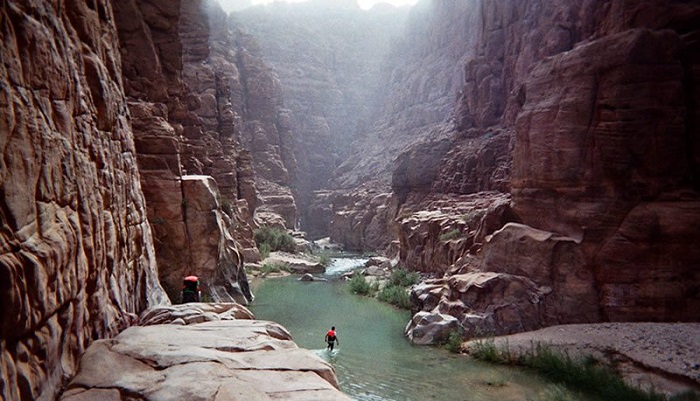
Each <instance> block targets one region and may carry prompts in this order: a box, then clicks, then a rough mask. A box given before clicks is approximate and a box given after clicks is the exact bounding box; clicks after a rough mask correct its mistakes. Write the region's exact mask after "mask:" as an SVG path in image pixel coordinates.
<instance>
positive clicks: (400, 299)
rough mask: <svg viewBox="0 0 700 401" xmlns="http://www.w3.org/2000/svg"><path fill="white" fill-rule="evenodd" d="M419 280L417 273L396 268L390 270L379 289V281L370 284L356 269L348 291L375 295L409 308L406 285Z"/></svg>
mask: <svg viewBox="0 0 700 401" xmlns="http://www.w3.org/2000/svg"><path fill="white" fill-rule="evenodd" d="M418 281H420V276H419V275H418V273H409V272H408V271H407V270H406V269H401V268H399V269H396V270H394V271H393V272H391V277H389V280H388V281H387V283H386V284H385V285H384V287H383V288H382V289H381V291H380V290H379V282H376V281H375V282H374V283H372V284H370V283H369V282H368V281H367V279H366V278H365V276H363V275H362V273H360V272H359V271H356V272H355V273H354V274H353V275H352V278H351V279H350V283H349V286H350V292H351V293H353V294H357V295H368V296H374V295H375V294H376V295H377V299H379V300H380V301H382V302H386V303H389V304H392V305H394V306H397V307H399V308H403V309H411V306H412V302H411V295H410V293H409V292H408V287H410V286H412V285H413V284H416V283H417V282H418Z"/></svg>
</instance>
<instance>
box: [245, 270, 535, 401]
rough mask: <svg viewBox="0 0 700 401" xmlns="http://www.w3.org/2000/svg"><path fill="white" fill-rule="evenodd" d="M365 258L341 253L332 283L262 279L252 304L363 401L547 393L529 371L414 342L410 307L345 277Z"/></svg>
mask: <svg viewBox="0 0 700 401" xmlns="http://www.w3.org/2000/svg"><path fill="white" fill-rule="evenodd" d="M363 262H364V260H363V259H341V260H338V259H335V260H334V261H333V264H332V265H331V266H329V268H328V270H327V273H326V277H327V278H328V280H329V281H327V282H320V281H316V282H301V281H299V280H298V276H290V277H285V278H271V279H265V280H262V281H259V282H257V283H255V284H254V288H255V296H256V299H255V302H254V303H253V304H252V305H251V310H252V311H253V312H254V313H255V316H256V318H258V319H263V320H272V321H275V322H278V323H280V324H282V325H283V326H284V327H286V328H287V329H288V330H289V331H290V332H291V334H292V337H293V338H294V341H295V342H296V343H297V344H298V345H299V346H300V347H302V348H307V349H310V350H313V351H314V352H316V353H317V354H318V355H319V356H321V357H322V358H324V359H325V360H328V361H329V362H330V363H332V364H333V365H334V366H335V369H336V374H337V376H338V381H339V383H340V387H341V390H343V391H344V392H345V393H346V394H349V395H350V396H352V397H353V398H355V399H357V400H360V401H409V400H410V401H422V400H442V401H486V400H502V401H509V400H512V401H516V400H517V401H522V400H537V399H538V398H539V396H538V394H540V393H542V392H543V391H547V387H548V385H547V383H545V382H543V381H542V380H541V379H540V378H539V377H538V376H536V375H534V374H531V373H529V372H527V371H524V370H522V369H515V368H509V367H500V366H494V365H491V364H486V363H482V362H479V361H474V360H472V359H471V358H468V357H466V356H464V355H456V354H451V353H449V352H447V351H446V350H443V349H440V348H435V347H425V346H415V345H412V344H411V343H410V342H409V341H408V340H407V339H406V338H405V337H404V335H403V331H404V327H405V325H406V323H407V322H408V320H409V318H410V314H409V313H408V312H407V311H402V310H398V309H396V308H394V307H391V306H389V305H387V304H384V303H382V302H379V301H377V300H375V299H371V298H368V297H361V296H356V295H353V294H350V292H349V291H348V288H347V284H346V283H345V282H343V281H342V280H340V279H339V278H338V276H339V275H340V274H341V273H343V272H345V271H348V270H351V269H353V268H357V267H359V266H361V265H362V263H363ZM330 326H335V327H336V330H337V335H338V341H339V346H338V347H337V349H336V350H335V351H333V352H332V353H331V352H329V351H328V350H326V349H325V345H326V344H325V342H324V336H325V333H326V332H327V331H328V329H329V328H330Z"/></svg>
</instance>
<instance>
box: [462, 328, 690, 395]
mask: <svg viewBox="0 0 700 401" xmlns="http://www.w3.org/2000/svg"><path fill="white" fill-rule="evenodd" d="M470 354H471V355H472V357H474V358H475V359H479V360H483V361H487V362H493V363H498V364H507V365H522V366H527V367H529V368H532V369H534V370H535V371H537V372H538V373H540V374H541V375H543V376H545V377H546V378H547V379H548V380H551V381H553V382H556V383H561V384H563V385H565V386H567V388H568V389H570V390H574V391H578V392H581V393H584V394H588V395H591V396H594V397H598V398H600V399H601V400H615V401H665V400H666V397H664V396H663V395H661V394H659V393H657V392H655V391H653V390H649V391H645V390H642V389H640V388H637V387H633V386H630V385H628V384H627V383H625V382H624V380H622V378H621V377H620V376H619V375H618V374H617V373H616V372H614V371H613V370H611V369H610V368H608V367H606V366H603V365H600V364H599V363H598V362H597V361H596V360H595V359H593V358H591V357H589V358H586V359H583V360H575V359H572V358H571V357H570V356H569V355H567V354H562V353H559V352H555V351H554V350H552V349H551V348H550V347H547V346H544V345H541V344H537V345H536V346H535V347H533V349H532V351H530V352H528V353H525V354H523V355H519V356H513V355H512V354H511V353H510V351H509V350H508V349H507V347H506V348H504V349H498V348H497V347H496V345H495V343H494V341H493V340H492V339H490V340H480V341H477V342H475V343H474V344H473V345H472V347H471V352H470ZM555 393H556V394H554V395H551V394H550V396H548V397H546V400H547V401H549V400H571V399H575V398H571V397H572V395H571V393H565V394H564V393H561V392H555ZM699 399H700V397H699V396H698V395H697V394H695V393H692V392H690V393H682V394H679V395H676V396H674V397H671V398H669V401H681V400H699Z"/></svg>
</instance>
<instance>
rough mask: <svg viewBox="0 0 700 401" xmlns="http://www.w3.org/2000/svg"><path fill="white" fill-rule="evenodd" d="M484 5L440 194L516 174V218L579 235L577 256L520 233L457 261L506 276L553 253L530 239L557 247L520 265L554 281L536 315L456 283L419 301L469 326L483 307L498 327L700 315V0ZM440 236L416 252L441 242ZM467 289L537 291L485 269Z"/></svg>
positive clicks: (505, 183) (541, 281)
mask: <svg viewBox="0 0 700 401" xmlns="http://www.w3.org/2000/svg"><path fill="white" fill-rule="evenodd" d="M445 7H448V8H449V7H452V9H453V10H454V11H457V7H456V6H453V5H447V4H446V5H445ZM470 7H472V8H473V10H474V11H476V12H475V13H472V14H465V15H464V17H463V18H464V20H465V21H472V22H473V23H474V24H475V26H476V28H475V35H474V37H473V41H472V44H471V45H470V46H472V50H471V52H472V56H471V57H470V58H469V61H468V62H467V63H466V64H465V78H466V84H465V87H464V88H463V90H462V91H461V92H460V94H459V98H458V102H457V107H456V111H455V118H456V123H457V125H456V127H457V130H458V133H457V135H455V139H454V142H455V149H453V150H452V151H450V152H449V153H447V154H446V156H445V157H444V158H443V161H442V164H441V167H440V171H439V173H438V174H437V177H438V178H437V180H436V181H435V182H434V183H433V187H432V191H436V190H437V191H438V192H440V191H445V192H455V193H460V192H462V191H467V192H471V191H474V190H483V189H484V186H486V187H487V188H489V189H498V190H504V189H508V187H510V190H511V192H512V195H513V201H514V202H513V205H512V212H509V213H510V214H512V215H511V216H510V217H509V218H508V219H506V221H507V220H511V218H513V217H514V218H516V219H517V220H520V221H522V222H523V223H525V224H527V225H529V226H532V227H534V228H536V229H541V230H545V231H546V232H548V233H549V234H547V235H549V236H551V237H552V238H554V237H556V236H557V235H560V236H563V237H568V238H572V240H573V241H574V242H573V244H569V245H567V247H568V248H571V249H570V250H569V251H568V252H566V254H568V255H569V257H564V256H566V255H560V256H556V255H557V254H559V252H560V251H556V252H554V253H552V251H550V250H548V249H549V247H544V248H543V247H542V246H539V245H538V246H534V245H533V249H527V250H526V249H522V250H518V249H517V242H518V241H519V239H517V238H519V237H518V236H515V237H512V239H511V240H508V239H504V238H503V237H502V235H499V236H498V237H497V236H496V235H494V236H493V238H491V239H490V240H489V237H486V239H487V241H486V243H484V245H483V247H482V248H481V250H480V251H478V252H476V254H475V255H474V256H471V255H470V254H466V255H465V256H464V257H462V258H461V259H460V260H459V261H458V263H456V264H455V265H454V266H453V267H452V269H451V270H450V271H451V272H462V273H465V274H477V272H482V273H478V274H486V273H488V274H491V273H493V272H495V273H496V274H498V275H499V276H495V277H500V275H502V274H503V273H504V271H503V269H504V268H506V267H507V266H512V265H514V264H518V265H522V266H523V267H524V266H530V267H532V268H535V267H537V266H539V265H542V264H541V263H540V262H537V261H535V260H534V259H532V260H523V259H522V257H523V255H526V254H527V253H528V252H537V249H540V251H541V252H543V253H542V255H540V257H541V258H545V259H546V258H557V260H560V263H554V264H552V263H549V264H546V266H548V267H547V268H546V269H545V271H540V270H538V269H526V270H525V271H522V270H521V271H519V272H517V273H514V272H513V271H510V270H508V269H506V270H507V271H506V272H505V273H507V274H509V275H514V277H516V278H517V280H516V281H517V282H520V283H526V282H527V283H528V285H527V286H530V287H532V288H531V289H533V291H535V290H536V289H537V288H540V289H541V288H544V287H546V288H551V289H552V291H551V292H549V291H544V292H542V291H539V290H537V291H535V292H536V293H538V294H540V295H538V296H537V298H538V301H537V305H536V307H535V308H534V309H531V310H530V311H529V312H527V313H526V312H525V311H522V310H521V311H520V312H517V313H515V314H506V315H503V316H501V317H497V318H494V316H497V315H495V314H493V313H492V312H493V311H490V309H489V307H488V305H487V304H483V305H482V306H481V307H479V306H476V305H477V304H475V303H474V302H472V301H471V300H467V301H465V300H464V299H461V298H464V297H463V296H461V295H459V294H461V293H462V292H463V291H462V290H460V289H458V288H457V287H455V286H454V285H452V284H449V283H447V282H444V283H441V284H436V285H438V286H442V285H444V286H445V288H444V289H443V290H440V291H437V290H430V291H429V292H430V293H435V294H438V293H439V294H440V295H439V296H438V297H437V299H433V301H431V302H427V303H425V302H423V301H421V302H419V303H422V304H421V305H422V307H423V308H424V309H425V310H428V311H431V310H433V308H438V311H439V312H440V313H442V312H444V311H445V310H451V311H452V312H451V313H454V314H455V315H456V316H458V317H460V316H461V319H462V324H463V325H464V326H465V327H471V325H472V324H473V323H474V322H473V321H471V320H470V319H471V318H469V316H481V317H484V316H488V318H487V319H486V320H484V321H483V322H484V323H483V324H484V325H485V326H484V327H487V328H489V329H490V330H493V331H494V332H495V333H499V332H507V331H510V330H524V329H529V328H535V327H539V326H540V325H549V324H554V323H561V322H573V321H577V320H580V321H597V320H600V319H603V320H654V321H660V320H674V321H675V320H697V319H699V318H700V316H699V315H698V314H697V310H698V305H699V303H700V293H699V292H698V290H697V289H698V287H699V285H700V284H699V283H700V272H698V270H697V268H696V266H697V265H698V261H700V254H699V253H698V251H697V250H696V248H697V247H695V246H693V245H691V244H692V243H696V242H697V241H698V238H700V231H699V230H698V229H697V228H696V227H695V225H696V224H695V223H696V222H697V221H700V215H699V214H698V200H699V199H700V194H699V193H698V185H697V182H698V180H697V171H698V169H697V161H698V159H699V158H700V156H699V155H700V153H698V146H697V143H698V130H697V126H698V125H697V121H698V120H697V116H698V106H697V105H698V90H697V87H698V85H697V82H698V72H697V71H698V65H699V64H698V63H699V62H700V60H699V58H698V56H697V54H698V51H697V50H698V40H697V37H698V35H699V34H700V33H699V31H698V26H700V24H699V23H698V22H699V21H700V6H699V5H697V4H691V3H688V2H683V1H678V2H661V1H650V2H635V1H624V0H620V1H615V0H611V1H605V2H563V1H561V2H559V1H553V2H546V3H531V2H514V3H503V2H489V1H483V2H474V3H472V4H471V6H470ZM492 138H493V139H492ZM511 149H512V151H511ZM506 150H507V151H508V153H510V152H512V153H511V154H504V152H505V151H506ZM511 157H512V166H511V165H510V163H511V162H510V159H511ZM402 163H403V164H404V165H405V164H406V163H409V162H407V161H405V160H404V161H403V162H402ZM418 164H420V163H418ZM484 167H486V168H484ZM416 189H418V190H416ZM404 192H405V190H404ZM411 193H413V194H414V195H411ZM416 194H418V195H419V196H417V195H416ZM412 196H413V199H422V198H423V197H425V189H424V188H423V189H421V188H418V187H415V188H411V189H410V191H409V193H408V195H407V196H406V197H407V199H408V200H409V201H410V200H411V198H412ZM402 207H403V208H404V209H405V208H407V207H408V206H407V205H403V206H402ZM414 207H416V208H420V206H414ZM506 221H502V223H504V222H506ZM497 228H498V227H497V226H493V225H492V227H491V231H490V232H493V229H497ZM405 232H407V233H408V232H410V231H409V230H405ZM436 232H437V231H436ZM436 235H437V234H436ZM413 237H414V238H415V237H416V235H415V234H413ZM428 237H429V236H427V235H426V236H425V239H423V240H418V242H417V243H413V244H412V247H411V249H417V247H419V246H420V247H423V248H425V246H426V245H428V244H430V243H431V241H430V240H428V239H427V238H428ZM407 238H410V236H408V235H407ZM497 238H498V240H496V239H497ZM494 241H495V242H494ZM511 242H512V243H511ZM496 243H498V244H501V245H499V246H496V245H495V244H496ZM509 243H510V244H509ZM508 244H509V245H508ZM513 247H514V248H513ZM557 248H558V247H555V248H553V249H554V250H556V249H557ZM472 251H476V249H472ZM434 252H435V251H434ZM547 255H550V256H547ZM573 255H575V257H573ZM436 258H437V259H438V260H443V259H444V258H442V259H441V258H439V257H437V256H434V255H433V256H431V255H427V261H429V262H426V255H422V256H421V259H423V260H424V262H423V263H422V264H420V266H421V267H420V269H421V270H424V271H430V270H432V269H431V268H430V266H434V265H438V266H440V265H441V263H440V262H434V260H436ZM562 258H563V259H562ZM489 260H492V261H493V260H499V262H498V263H491V262H488V261H489ZM516 262H517V263H516ZM542 266H545V265H542ZM436 270H437V271H441V270H440V269H436ZM466 272H468V273H466ZM569 275H573V276H575V277H576V278H577V280H579V283H578V284H575V285H574V284H566V283H563V284H561V285H559V286H557V285H552V282H551V280H552V279H551V277H567V276H569ZM493 279H495V278H493ZM527 280H530V281H527ZM489 282H491V283H495V281H493V280H492V279H489ZM504 283H505V282H504ZM509 285H511V284H509ZM527 286H526V287H527ZM460 288H461V287H460ZM464 288H479V291H478V293H479V294H480V295H479V297H484V298H483V299H489V297H496V298H493V299H492V301H493V302H495V303H503V304H510V305H516V304H517V303H518V297H520V296H521V295H518V294H519V293H522V294H525V293H523V292H522V291H520V290H518V291H515V290H513V291H507V290H506V288H511V287H503V286H500V285H495V284H494V285H493V286H492V288H493V289H491V290H484V289H487V288H491V287H490V286H489V285H486V283H485V282H484V283H483V285H481V286H480V287H479V286H477V287H469V286H468V287H464ZM512 288H513V289H514V288H515V287H512ZM523 288H524V287H523ZM586 288H587V289H586ZM584 289H585V290H584ZM469 291H471V292H472V293H474V289H472V290H469ZM469 291H468V292H469ZM504 291H506V292H505V293H504ZM528 291H530V290H528ZM425 294H428V293H425ZM499 294H500V295H499ZM503 294H510V295H508V297H505V298H504V297H503ZM523 296H524V295H523ZM460 297H461V298H460ZM425 299H431V298H430V297H427V298H425ZM438 299H441V301H438ZM581 299H585V300H587V301H586V303H591V304H594V307H593V308H589V307H584V305H582V304H581ZM460 305H461V306H460ZM465 305H468V307H466V308H465ZM506 310H507V308H506ZM438 311H436V313H437V312H438ZM488 319H495V320H490V321H489V320H488ZM516 322H517V324H512V323H516ZM518 325H519V326H521V328H520V329H518V328H517V327H518Z"/></svg>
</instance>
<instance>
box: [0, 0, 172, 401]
mask: <svg viewBox="0 0 700 401" xmlns="http://www.w3.org/2000/svg"><path fill="white" fill-rule="evenodd" d="M0 21H2V24H0V26H1V27H0V37H1V38H2V40H1V41H0V42H1V43H2V44H1V45H0V60H2V61H1V62H0V105H1V107H0V142H1V143H2V149H3V154H2V158H1V159H0V160H1V161H0V193H1V194H2V195H1V196H0V202H1V204H2V206H1V207H0V221H1V225H2V230H0V231H1V233H0V247H2V253H1V255H0V283H1V284H0V289H1V291H0V298H1V301H0V304H1V305H2V307H1V308H0V352H1V353H2V356H1V357H0V375H1V376H2V385H0V398H2V399H4V400H48V399H53V398H54V396H55V395H56V393H57V392H58V391H59V390H60V388H61V386H62V385H63V384H64V381H65V380H66V379H67V378H69V377H70V376H72V375H73V374H75V371H76V369H77V357H78V356H79V355H80V354H82V353H83V352H84V351H85V349H86V348H87V346H88V345H89V344H90V343H91V342H92V341H93V340H95V339H97V338H101V337H108V336H112V335H114V334H116V333H117V332H118V331H119V330H120V329H123V328H124V327H126V326H129V325H130V324H131V323H132V318H133V317H135V316H136V315H135V314H137V313H139V312H140V311H142V310H143V309H145V308H146V307H147V306H153V305H156V304H159V303H162V302H167V297H166V295H165V293H164V292H163V290H162V288H161V287H160V285H159V283H158V276H157V269H156V252H155V250H154V246H153V242H152V236H151V228H150V225H149V223H148V221H147V218H146V206H145V201H144V196H143V193H142V190H141V181H140V177H139V173H138V171H137V168H136V158H137V155H136V150H135V146H134V136H133V133H132V131H131V127H130V124H129V121H128V119H127V114H128V111H127V102H126V99H125V95H124V93H123V90H122V75H121V74H122V70H121V68H122V66H121V62H120V57H119V46H118V40H117V32H116V28H115V22H114V19H113V13H112V4H111V2H109V1H90V2H85V1H78V0H76V1H67V2H44V1H5V2H3V5H2V7H1V8H0Z"/></svg>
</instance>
